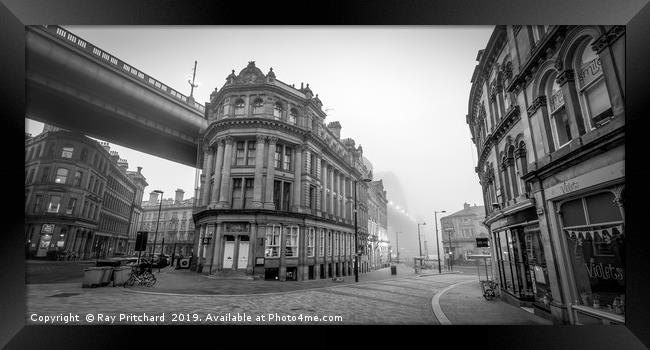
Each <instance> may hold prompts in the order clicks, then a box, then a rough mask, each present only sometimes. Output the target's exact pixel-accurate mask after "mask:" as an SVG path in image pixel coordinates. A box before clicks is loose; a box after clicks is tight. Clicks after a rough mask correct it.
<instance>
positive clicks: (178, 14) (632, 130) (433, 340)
mask: <svg viewBox="0 0 650 350" xmlns="http://www.w3.org/2000/svg"><path fill="white" fill-rule="evenodd" d="M0 1H1V2H0V29H1V33H2V35H0V42H1V43H2V44H1V46H0V60H1V61H0V67H2V68H1V69H0V76H2V79H0V81H1V82H2V83H1V84H0V99H2V103H0V106H2V110H3V113H2V114H1V115H3V116H5V118H3V119H4V120H5V123H6V124H5V125H6V126H7V127H8V128H7V129H5V135H4V137H3V142H4V146H5V149H6V150H7V152H5V160H6V165H5V167H4V168H5V170H3V172H2V179H3V180H5V184H11V183H14V182H15V183H18V181H20V180H21V178H23V175H22V169H21V167H20V166H19V165H20V164H22V163H23V161H24V159H23V154H22V152H20V151H19V146H18V145H19V142H20V140H19V138H23V135H24V110H25V108H24V106H25V103H26V97H25V94H24V92H25V89H24V88H25V77H24V72H25V69H24V68H25V67H24V62H25V57H24V55H25V45H24V40H21V38H24V26H25V25H30V24H68V25H90V24H97V25H109V24H118V25H136V24H145V25H167V24H177V25H189V24H227V25H230V24H244V25H253V24H296V25H305V24H318V25H322V24H334V25H358V24H363V25H492V24H537V23H548V24H619V25H626V26H627V28H626V79H627V80H626V91H627V96H626V151H625V152H626V153H625V154H626V169H625V172H626V187H627V190H626V192H627V193H628V197H629V198H626V204H625V210H626V216H627V217H626V230H627V232H630V235H629V239H628V241H627V242H626V244H627V252H628V256H627V265H628V271H630V273H629V275H628V281H627V287H626V288H627V294H628V295H629V297H628V298H627V311H628V314H627V315H626V326H625V327H622V326H603V327H596V326H572V327H564V326H549V327H544V326H535V327H533V326H438V327H435V326H433V327H376V328H372V329H368V328H366V327H336V329H335V333H336V334H337V336H336V337H334V338H335V339H334V340H333V338H332V336H331V335H332V334H333V333H332V331H333V329H327V332H324V330H323V329H322V328H311V327H310V328H303V329H300V332H299V333H301V334H302V335H303V336H306V337H311V338H309V339H311V340H310V343H311V344H319V343H320V340H323V339H324V340H333V341H332V342H330V343H331V344H332V345H330V346H334V347H338V346H344V345H347V344H349V343H350V342H351V341H354V342H357V343H360V344H361V343H362V344H364V345H365V346H371V345H374V344H377V345H379V344H382V345H385V344H386V343H385V342H386V341H387V340H390V339H394V340H397V341H398V343H401V344H402V345H404V346H414V344H416V343H425V344H429V345H430V346H433V347H437V346H442V344H444V343H445V342H451V343H452V346H445V347H448V348H456V347H461V348H464V347H474V348H475V347H481V348H487V349H493V348H494V349H511V348H527V349H538V348H539V349H548V348H554V349H590V350H593V349H643V348H644V344H645V347H649V346H650V322H649V318H650V315H649V313H647V312H646V310H649V309H650V306H649V305H648V300H647V299H648V298H647V296H648V295H650V289H649V286H648V285H649V284H650V283H648V281H650V259H647V258H646V253H645V252H646V251H647V249H648V247H650V244H649V243H648V236H650V235H647V234H645V232H644V231H645V230H644V228H645V225H644V224H646V223H645V222H644V220H643V219H644V215H646V214H645V213H644V211H646V209H645V206H644V205H643V204H642V203H643V202H644V199H645V198H648V194H649V193H648V192H649V190H648V188H649V187H648V186H647V179H648V178H650V176H649V173H648V170H647V169H645V164H644V163H645V160H646V158H645V157H646V156H647V144H645V143H644V136H645V135H643V134H642V133H643V132H644V131H645V130H647V128H646V127H645V126H646V124H647V123H648V122H647V119H648V118H647V117H646V116H645V114H646V113H647V112H646V111H648V110H649V109H648V108H647V103H648V102H647V96H650V92H649V91H648V79H647V77H650V65H648V62H650V58H649V51H650V48H649V47H648V46H649V45H647V42H648V34H650V5H648V1H647V0H630V1H625V2H621V1H619V0H592V1H590V2H584V1H578V0H572V1H566V0H545V1H541V2H538V1H534V0H525V1H521V0H520V1H517V0H494V1H481V0H438V1H424V0H417V1H413V0H403V1H394V0H393V1H360V0H359V1H342V0H341V1H325V2H318V3H308V2H295V1H291V2H287V3H273V4H272V6H268V7H266V6H262V7H257V6H253V5H251V4H250V3H249V2H234V1H229V2H225V1H208V0H203V1H187V0H185V1H182V0H166V1H158V2H152V1H148V0H129V1H125V0H113V1H100V0H95V1H84V0H59V1H46V0H0ZM267 5H269V4H267ZM267 8H269V10H268V11H266V10H265V9H267ZM423 45H426V43H423ZM468 94H469V82H468ZM644 107H646V108H644ZM464 108H465V107H464V106H459V109H461V110H463V109H464ZM644 153H645V154H644ZM5 188H6V190H7V191H6V193H5V198H6V199H9V200H8V201H7V200H6V202H8V203H10V204H13V202H14V201H13V199H14V198H21V197H20V196H21V194H20V193H19V187H18V186H11V185H9V186H5ZM5 215H6V217H8V218H10V219H9V220H8V221H7V224H6V225H5V230H3V231H4V235H3V242H2V244H0V259H2V263H0V276H2V279H3V282H4V286H3V287H4V288H3V297H2V298H0V310H2V311H1V312H0V315H1V317H0V345H2V346H4V347H5V348H7V349H29V348H42V347H44V346H48V347H55V348H58V347H62V346H65V347H66V348H68V349H70V348H92V349H94V348H103V347H111V348H112V347H129V348H130V347H131V346H132V345H134V343H135V342H138V339H140V340H139V341H144V342H145V344H147V345H148V347H154V346H160V345H165V347H168V346H169V344H170V343H168V341H169V339H170V338H171V337H170V333H169V332H172V333H176V332H183V333H184V334H183V336H182V337H175V338H180V339H185V340H187V339H193V340H201V339H205V340H208V341H210V342H211V344H215V343H214V342H215V341H216V340H215V339H224V338H227V337H230V336H233V337H234V335H237V334H238V335H239V336H243V337H245V339H246V342H247V343H246V344H247V345H252V344H251V343H249V342H255V341H256V339H257V341H258V342H259V343H260V344H262V343H267V342H266V341H267V340H268V337H277V335H278V330H277V328H273V327H270V328H267V327H238V328H230V327H229V328H219V327H209V328H208V327H202V326H195V327H144V328H142V327H122V326H73V327H69V326H25V315H26V305H25V284H24V282H25V281H24V276H25V274H24V273H25V266H24V254H23V239H22V238H23V236H22V232H23V231H24V228H23V227H24V221H23V220H21V219H20V218H21V215H24V214H23V210H22V208H19V206H18V205H10V206H9V207H8V208H7V209H5ZM382 328H386V330H384V329H382ZM293 333H298V332H293ZM346 333H347V334H346ZM208 334H209V335H210V337H209V338H208V337H207V335H208ZM260 334H263V336H258V335H260ZM250 335H255V336H254V337H251V336H250ZM468 335H471V336H468ZM251 338H252V339H251ZM319 339H320V340H319ZM156 342H159V344H160V345H158V344H155V343H156ZM277 343H278V342H277V341H276V344H277ZM188 344H189V345H188ZM303 344H304V343H301V345H303ZM255 345H257V344H255ZM324 345H325V344H324ZM194 346H201V347H202V346H205V345H197V344H192V343H190V342H188V343H186V344H185V347H194Z"/></svg>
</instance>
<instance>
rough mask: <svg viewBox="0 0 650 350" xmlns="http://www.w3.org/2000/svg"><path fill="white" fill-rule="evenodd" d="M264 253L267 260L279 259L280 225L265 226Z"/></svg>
mask: <svg viewBox="0 0 650 350" xmlns="http://www.w3.org/2000/svg"><path fill="white" fill-rule="evenodd" d="M265 244H266V246H265V250H264V251H265V253H264V256H265V257H267V258H278V257H280V251H279V249H280V225H268V226H266V239H265Z"/></svg>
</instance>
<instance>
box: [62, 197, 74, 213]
mask: <svg viewBox="0 0 650 350" xmlns="http://www.w3.org/2000/svg"><path fill="white" fill-rule="evenodd" d="M76 204H77V199H76V198H70V199H69V200H68V208H67V209H66V210H65V213H66V214H69V215H70V214H72V213H73V212H74V207H75V205H76Z"/></svg>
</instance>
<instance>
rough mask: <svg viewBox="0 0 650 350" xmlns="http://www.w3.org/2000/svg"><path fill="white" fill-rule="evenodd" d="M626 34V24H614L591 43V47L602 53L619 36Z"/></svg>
mask: <svg viewBox="0 0 650 350" xmlns="http://www.w3.org/2000/svg"><path fill="white" fill-rule="evenodd" d="M623 34H625V26H614V27H612V28H611V29H610V30H609V31H608V32H607V33H604V34H603V35H601V36H600V37H598V38H597V39H596V40H594V42H593V43H592V44H591V48H592V49H593V50H594V51H596V52H597V53H601V52H602V51H603V50H604V49H605V48H607V47H609V45H612V44H613V43H614V42H615V41H616V40H618V38H619V37H621V36H622V35H623Z"/></svg>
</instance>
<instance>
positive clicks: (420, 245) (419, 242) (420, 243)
mask: <svg viewBox="0 0 650 350" xmlns="http://www.w3.org/2000/svg"><path fill="white" fill-rule="evenodd" d="M418 245H419V247H420V267H422V242H421V241H420V224H418Z"/></svg>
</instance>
